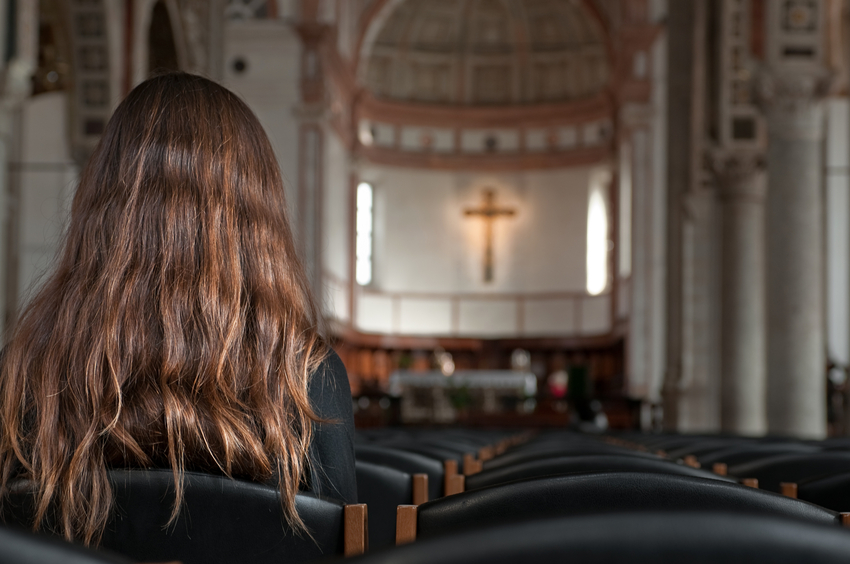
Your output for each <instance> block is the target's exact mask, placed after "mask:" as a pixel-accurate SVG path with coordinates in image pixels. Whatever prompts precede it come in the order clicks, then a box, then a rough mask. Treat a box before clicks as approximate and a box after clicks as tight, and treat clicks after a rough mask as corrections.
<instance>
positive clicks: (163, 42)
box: [148, 0, 180, 74]
mask: <svg viewBox="0 0 850 564" xmlns="http://www.w3.org/2000/svg"><path fill="white" fill-rule="evenodd" d="M163 70H180V64H179V63H178V61H177V46H176V45H175V43H174V33H173V30H172V29H171V16H169V15H168V7H167V6H166V5H165V2H163V1H162V0H160V1H159V2H157V3H156V4H155V5H154V7H153V13H152V14H151V26H150V28H149V29H148V74H152V73H154V72H156V71H163Z"/></svg>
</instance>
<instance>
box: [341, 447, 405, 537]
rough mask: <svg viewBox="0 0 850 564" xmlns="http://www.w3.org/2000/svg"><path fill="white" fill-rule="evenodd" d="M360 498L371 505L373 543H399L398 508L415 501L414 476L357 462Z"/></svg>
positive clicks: (370, 518)
mask: <svg viewBox="0 0 850 564" xmlns="http://www.w3.org/2000/svg"><path fill="white" fill-rule="evenodd" d="M354 468H355V472H356V473H357V502H358V503H365V504H366V505H367V506H368V508H369V547H370V548H378V547H381V546H392V545H394V544H395V528H396V510H397V508H398V506H399V505H410V504H411V503H412V502H413V482H412V477H411V475H410V474H408V473H407V472H402V471H401V470H397V469H395V468H390V467H389V466H380V465H378V464H372V463H371V462H363V461H362V460H358V461H356V462H355V466H354Z"/></svg>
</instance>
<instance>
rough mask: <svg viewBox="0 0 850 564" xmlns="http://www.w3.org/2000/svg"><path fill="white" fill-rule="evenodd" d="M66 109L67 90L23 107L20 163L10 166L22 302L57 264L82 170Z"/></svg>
mask: <svg viewBox="0 0 850 564" xmlns="http://www.w3.org/2000/svg"><path fill="white" fill-rule="evenodd" d="M67 113H68V102H67V96H66V94H65V93H63V92H51V93H47V94H40V95H38V96H35V97H33V98H30V99H28V100H27V101H26V102H25V103H24V106H23V112H22V132H21V135H22V139H21V153H20V162H19V163H13V164H12V167H13V177H14V176H16V178H15V180H13V182H15V183H16V184H17V190H18V195H19V196H18V201H17V209H16V210H14V211H13V213H15V215H16V218H15V219H16V221H17V226H18V229H17V234H16V243H15V245H16V250H17V256H18V272H17V286H18V289H17V300H18V306H20V305H22V304H23V302H24V301H25V300H26V299H27V298H28V297H29V296H30V294H31V293H32V291H33V290H34V289H35V288H36V287H37V286H38V284H39V283H40V282H41V281H42V280H43V276H44V274H45V273H46V272H47V271H49V270H50V269H51V268H52V267H53V264H54V259H55V257H56V253H57V251H58V247H59V243H60V241H61V237H62V234H63V232H64V230H65V226H66V223H67V219H68V214H69V212H70V207H71V199H72V198H73V194H74V189H75V186H76V181H77V173H78V171H77V167H76V165H75V164H74V163H73V162H72V160H71V156H70V151H69V146H68V145H69V135H68V119H67ZM18 309H19V308H18Z"/></svg>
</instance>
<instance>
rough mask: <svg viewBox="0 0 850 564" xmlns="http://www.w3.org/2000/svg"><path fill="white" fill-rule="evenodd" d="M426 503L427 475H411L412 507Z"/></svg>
mask: <svg viewBox="0 0 850 564" xmlns="http://www.w3.org/2000/svg"><path fill="white" fill-rule="evenodd" d="M426 501H428V474H414V475H413V505H422V504H423V503H425V502H426Z"/></svg>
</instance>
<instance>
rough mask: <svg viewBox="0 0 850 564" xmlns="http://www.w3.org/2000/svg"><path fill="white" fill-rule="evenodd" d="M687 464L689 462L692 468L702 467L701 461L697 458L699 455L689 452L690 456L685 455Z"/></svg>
mask: <svg viewBox="0 0 850 564" xmlns="http://www.w3.org/2000/svg"><path fill="white" fill-rule="evenodd" d="M685 464H687V465H688V466H690V467H691V468H699V467H700V463H699V461H698V460H697V457H696V456H694V455H693V454H689V455H688V456H686V457H685Z"/></svg>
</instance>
